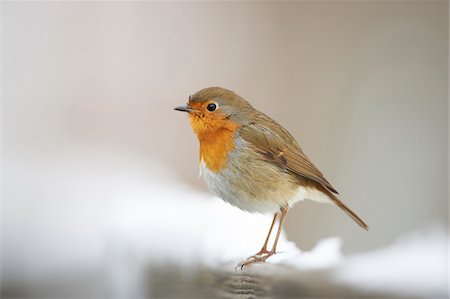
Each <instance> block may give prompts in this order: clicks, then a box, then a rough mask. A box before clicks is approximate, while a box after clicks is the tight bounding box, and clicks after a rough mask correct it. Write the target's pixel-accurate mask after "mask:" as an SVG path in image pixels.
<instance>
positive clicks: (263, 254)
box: [236, 208, 288, 270]
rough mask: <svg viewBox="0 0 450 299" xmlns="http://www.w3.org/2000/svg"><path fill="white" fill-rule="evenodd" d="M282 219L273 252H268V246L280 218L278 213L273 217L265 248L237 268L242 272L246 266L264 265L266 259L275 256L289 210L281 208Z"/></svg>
mask: <svg viewBox="0 0 450 299" xmlns="http://www.w3.org/2000/svg"><path fill="white" fill-rule="evenodd" d="M280 210H281V217H280V225H279V226H278V231H277V235H276V238H275V243H274V245H273V247H272V250H271V251H267V245H268V243H269V238H270V234H271V233H272V229H273V227H274V225H275V222H276V220H277V218H278V213H275V216H274V217H273V221H272V225H271V226H270V230H269V233H268V235H267V238H266V241H265V242H264V245H263V247H262V248H261V250H260V251H259V252H258V253H257V254H255V255H252V256H251V257H249V258H248V259H246V260H245V261H242V262H240V263H239V264H238V265H237V266H236V268H241V270H242V269H243V268H244V267H245V266H249V265H251V264H255V263H264V262H265V261H266V259H268V258H269V257H270V256H272V255H274V254H275V250H276V247H277V243H278V239H279V237H280V234H281V229H282V227H283V223H284V218H285V217H286V213H287V211H288V209H287V208H281V209H280Z"/></svg>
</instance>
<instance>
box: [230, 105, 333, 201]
mask: <svg viewBox="0 0 450 299" xmlns="http://www.w3.org/2000/svg"><path fill="white" fill-rule="evenodd" d="M258 114H259V115H258V116H259V117H258V118H259V120H258V122H257V123H250V124H248V125H246V126H244V127H242V128H241V129H240V130H239V132H240V135H241V136H242V138H244V139H245V140H246V141H248V142H249V143H250V144H252V145H253V146H254V148H255V150H256V151H258V152H259V153H261V155H262V156H263V157H264V158H265V159H266V160H267V161H268V162H271V163H274V164H276V165H278V166H279V167H281V168H283V169H285V170H288V171H290V172H292V173H293V174H295V175H298V176H301V177H304V178H308V179H310V180H313V181H315V182H317V183H319V184H321V185H323V186H325V187H326V188H328V189H329V190H330V191H332V192H334V193H338V192H337V191H336V189H334V188H333V186H331V184H330V183H329V182H328V181H327V179H326V178H325V177H324V176H323V174H322V173H321V172H320V171H319V169H317V167H315V166H314V164H313V163H312V162H311V161H310V160H309V159H308V157H306V155H305V154H304V153H303V151H302V150H301V148H300V146H299V145H298V144H297V142H296V141H295V139H294V137H292V136H291V134H290V133H289V132H288V131H286V130H285V129H284V128H283V127H281V126H280V125H278V124H277V123H275V121H273V120H272V119H270V118H269V117H268V116H265V115H263V114H262V113H258Z"/></svg>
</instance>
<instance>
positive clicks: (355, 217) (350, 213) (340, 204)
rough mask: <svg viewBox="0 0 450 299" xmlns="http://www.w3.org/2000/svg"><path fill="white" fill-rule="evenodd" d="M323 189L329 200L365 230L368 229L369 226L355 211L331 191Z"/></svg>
mask: <svg viewBox="0 0 450 299" xmlns="http://www.w3.org/2000/svg"><path fill="white" fill-rule="evenodd" d="M323 189H324V190H323V191H324V192H325V193H326V194H327V195H328V196H329V197H330V199H331V201H332V202H333V203H334V204H335V205H337V206H338V207H339V208H341V210H342V211H344V212H345V213H346V214H347V215H348V216H350V218H352V219H353V221H355V222H356V223H357V224H358V225H359V226H361V227H362V228H364V229H365V230H369V226H368V225H367V224H366V223H365V222H364V221H363V220H362V219H361V218H359V216H358V215H356V213H355V212H353V211H352V210H351V209H350V208H349V207H347V206H346V205H345V204H344V203H343V202H342V201H340V200H339V198H337V197H336V196H335V195H334V194H333V193H332V192H331V191H329V190H328V189H327V188H325V187H323Z"/></svg>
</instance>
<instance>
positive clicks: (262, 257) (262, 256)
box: [234, 251, 275, 271]
mask: <svg viewBox="0 0 450 299" xmlns="http://www.w3.org/2000/svg"><path fill="white" fill-rule="evenodd" d="M274 254H275V252H274V251H263V252H258V253H257V254H255V255H252V256H250V257H249V258H247V259H246V260H244V261H242V262H240V263H239V264H237V265H236V267H235V268H234V269H235V271H237V270H236V269H237V268H241V271H243V270H244V267H247V266H250V265H252V264H259V263H264V262H265V261H266V260H267V259H268V258H269V257H271V256H272V255H274Z"/></svg>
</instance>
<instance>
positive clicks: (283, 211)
mask: <svg viewBox="0 0 450 299" xmlns="http://www.w3.org/2000/svg"><path fill="white" fill-rule="evenodd" d="M280 210H281V217H280V225H279V226H278V231H277V235H276V237H275V242H274V243H273V247H272V250H271V251H270V253H271V255H272V254H275V253H276V250H277V244H278V239H279V238H280V235H281V230H282V229H283V223H284V219H285V218H286V214H287V212H288V208H281V209H280Z"/></svg>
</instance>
